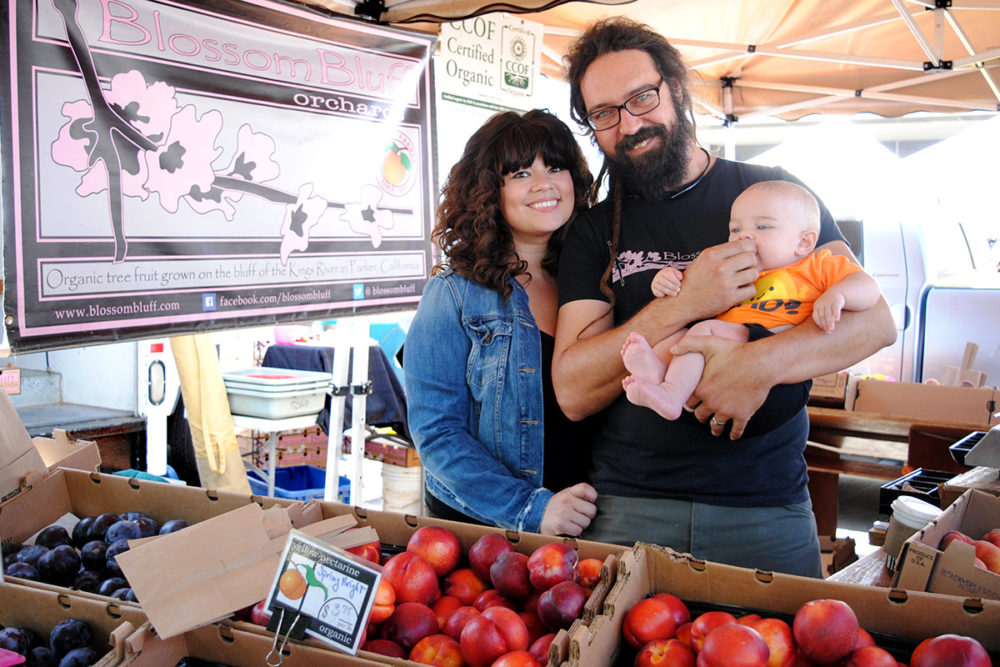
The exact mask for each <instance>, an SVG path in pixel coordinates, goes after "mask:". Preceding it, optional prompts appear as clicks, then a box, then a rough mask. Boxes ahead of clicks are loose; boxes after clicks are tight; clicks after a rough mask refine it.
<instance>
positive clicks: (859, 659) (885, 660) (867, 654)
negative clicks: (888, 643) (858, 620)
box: [844, 646, 896, 667]
mask: <svg viewBox="0 0 1000 667" xmlns="http://www.w3.org/2000/svg"><path fill="white" fill-rule="evenodd" d="M844 667H896V659H895V658H894V657H892V654H891V653H889V652H888V651H886V650H885V649H884V648H879V647H878V646H862V647H861V648H857V649H854V651H852V652H851V655H849V656H847V662H845V663H844Z"/></svg>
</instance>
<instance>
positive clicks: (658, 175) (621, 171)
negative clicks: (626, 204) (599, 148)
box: [605, 114, 692, 201]
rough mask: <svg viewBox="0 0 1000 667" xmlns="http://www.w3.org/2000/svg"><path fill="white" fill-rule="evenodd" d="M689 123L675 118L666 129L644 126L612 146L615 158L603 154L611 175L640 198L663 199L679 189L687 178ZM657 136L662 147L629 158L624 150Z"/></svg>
mask: <svg viewBox="0 0 1000 667" xmlns="http://www.w3.org/2000/svg"><path fill="white" fill-rule="evenodd" d="M691 129H692V128H691V121H690V120H688V119H687V118H686V117H685V116H684V115H683V114H678V115H677V120H676V121H675V122H674V126H673V127H672V128H670V129H668V128H667V127H665V126H663V125H647V126H645V127H642V128H640V129H639V131H638V132H636V133H635V134H633V135H630V136H627V137H625V138H623V139H622V140H621V141H619V142H618V143H617V144H616V145H615V157H611V156H609V155H606V156H605V157H606V158H607V161H608V169H609V171H610V173H611V175H612V176H614V177H617V178H621V179H622V181H623V184H624V185H625V189H626V190H628V191H632V192H637V193H638V194H640V195H641V196H642V197H643V198H644V199H647V200H650V201H656V200H660V199H666V198H667V197H669V196H670V193H671V192H672V191H676V190H678V189H680V187H681V186H682V185H683V184H684V177H685V176H686V175H687V168H688V155H689V151H690V147H691V143H690V138H691V134H692V133H691ZM654 137H659V138H660V140H661V141H662V144H663V147H662V149H660V150H656V151H650V152H647V153H644V154H642V155H639V156H636V157H635V158H633V157H632V156H631V155H629V153H628V150H629V149H630V148H632V147H634V146H635V145H637V144H640V143H642V142H643V141H645V140H646V139H651V138H654Z"/></svg>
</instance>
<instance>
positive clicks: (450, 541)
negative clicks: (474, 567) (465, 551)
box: [406, 526, 462, 577]
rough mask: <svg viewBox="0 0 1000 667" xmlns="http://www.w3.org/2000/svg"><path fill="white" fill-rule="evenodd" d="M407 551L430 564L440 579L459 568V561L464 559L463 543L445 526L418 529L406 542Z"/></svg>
mask: <svg viewBox="0 0 1000 667" xmlns="http://www.w3.org/2000/svg"><path fill="white" fill-rule="evenodd" d="M406 550H407V551H409V552H410V553H414V554H417V555H418V556H420V557H421V558H423V559H424V560H425V561H427V562H428V563H430V564H431V567H433V568H434V573H435V574H436V575H437V576H439V577H443V576H444V575H446V574H448V573H449V572H451V571H452V570H454V569H455V568H456V567H458V561H459V560H460V559H461V558H462V543H461V541H459V539H458V536H457V535H455V533H453V532H452V531H450V530H448V529H447V528H445V527H444V526H421V527H420V528H417V529H416V530H415V531H413V534H412V535H410V539H409V540H408V541H407V542H406Z"/></svg>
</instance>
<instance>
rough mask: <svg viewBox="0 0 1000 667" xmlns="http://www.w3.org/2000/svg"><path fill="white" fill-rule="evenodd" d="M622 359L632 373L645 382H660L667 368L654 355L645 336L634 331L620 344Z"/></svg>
mask: <svg viewBox="0 0 1000 667" xmlns="http://www.w3.org/2000/svg"><path fill="white" fill-rule="evenodd" d="M622 361H623V362H625V368H626V369H628V371H629V372H630V373H632V375H635V376H636V377H637V378H639V379H641V380H645V381H646V382H651V383H657V382H660V381H661V380H663V374H664V373H665V372H666V370H667V365H666V364H665V363H663V361H661V360H660V358H659V357H657V356H656V353H655V352H653V348H651V347H650V346H649V343H648V342H647V341H646V339H645V337H643V335H642V334H640V333H638V332H636V331H633V332H631V333H629V335H628V337H627V338H626V339H625V344H624V345H622Z"/></svg>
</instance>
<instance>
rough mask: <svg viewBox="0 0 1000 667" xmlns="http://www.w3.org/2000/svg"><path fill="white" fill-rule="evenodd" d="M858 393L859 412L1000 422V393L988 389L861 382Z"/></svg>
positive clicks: (982, 423) (988, 423) (856, 407)
mask: <svg viewBox="0 0 1000 667" xmlns="http://www.w3.org/2000/svg"><path fill="white" fill-rule="evenodd" d="M855 394H856V395H855V397H854V400H853V410H854V411H855V412H872V413H877V414H881V415H886V416H893V417H910V418H912V419H914V420H917V421H934V422H937V421H940V422H956V423H961V424H971V425H976V426H980V427H987V426H991V425H993V424H998V423H1000V417H994V416H993V413H994V412H996V411H997V405H998V401H1000V392H998V391H997V390H996V389H991V388H988V387H979V388H972V387H945V386H942V385H929V384H918V383H914V382H886V381H884V380H860V381H858V383H857V391H856V392H855Z"/></svg>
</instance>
